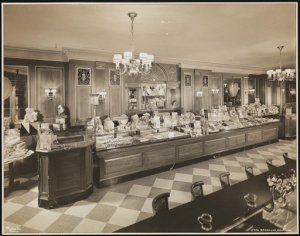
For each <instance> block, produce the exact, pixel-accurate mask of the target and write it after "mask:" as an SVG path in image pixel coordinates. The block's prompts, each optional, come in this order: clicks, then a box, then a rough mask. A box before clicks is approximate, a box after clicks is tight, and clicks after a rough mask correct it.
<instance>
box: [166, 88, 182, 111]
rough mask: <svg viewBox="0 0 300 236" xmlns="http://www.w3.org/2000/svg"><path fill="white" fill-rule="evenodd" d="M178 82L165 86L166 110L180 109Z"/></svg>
mask: <svg viewBox="0 0 300 236" xmlns="http://www.w3.org/2000/svg"><path fill="white" fill-rule="evenodd" d="M179 84H180V83H179V82H168V84H167V94H168V100H167V108H168V109H169V108H170V109H175V108H180V86H179Z"/></svg>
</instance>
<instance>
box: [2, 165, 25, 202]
mask: <svg viewBox="0 0 300 236" xmlns="http://www.w3.org/2000/svg"><path fill="white" fill-rule="evenodd" d="M14 190H27V186H26V185H25V186H24V185H20V181H15V180H14V165H13V162H11V163H9V183H8V187H7V188H6V189H4V197H7V196H8V195H9V194H10V193H11V192H12V191H14Z"/></svg>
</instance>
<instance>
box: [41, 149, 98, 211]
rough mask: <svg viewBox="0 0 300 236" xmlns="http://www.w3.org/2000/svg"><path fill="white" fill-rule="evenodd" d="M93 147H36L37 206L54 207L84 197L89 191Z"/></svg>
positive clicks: (91, 190) (91, 178) (91, 177)
mask: <svg viewBox="0 0 300 236" xmlns="http://www.w3.org/2000/svg"><path fill="white" fill-rule="evenodd" d="M93 147H94V143H87V144H86V145H81V146H80V147H74V148H71V149H67V150H53V151H45V150H36V152H37V156H38V189H39V197H38V199H39V207H42V208H55V207H58V206H61V205H64V204H68V203H70V202H74V201H78V200H82V199H85V198H87V197H88V196H89V195H90V194H91V193H92V192H93V176H92V174H93V155H92V153H93Z"/></svg>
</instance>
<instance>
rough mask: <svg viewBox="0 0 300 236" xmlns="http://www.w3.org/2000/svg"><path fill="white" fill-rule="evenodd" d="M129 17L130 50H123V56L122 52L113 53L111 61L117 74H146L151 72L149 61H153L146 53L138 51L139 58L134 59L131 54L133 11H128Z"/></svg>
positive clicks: (134, 15) (134, 14) (132, 44)
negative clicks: (114, 64)
mask: <svg viewBox="0 0 300 236" xmlns="http://www.w3.org/2000/svg"><path fill="white" fill-rule="evenodd" d="M127 15H128V16H129V17H130V19H131V43H130V44H131V51H127V52H124V58H122V54H115V55H114V59H113V62H114V63H116V73H117V75H123V74H126V75H129V76H134V75H137V74H139V73H140V74H143V75H147V74H149V73H150V72H151V62H153V60H154V57H153V55H149V54H147V53H143V52H142V53H140V57H139V59H135V58H134V56H133V52H134V36H133V32H134V30H133V26H134V24H133V21H134V18H135V17H136V16H137V13H135V12H129V13H128V14H127ZM120 64H122V65H123V68H121V67H120Z"/></svg>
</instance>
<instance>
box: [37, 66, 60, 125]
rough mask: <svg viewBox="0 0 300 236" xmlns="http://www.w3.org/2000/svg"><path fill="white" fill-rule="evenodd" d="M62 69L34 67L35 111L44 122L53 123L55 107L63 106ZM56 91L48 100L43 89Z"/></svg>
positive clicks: (55, 112) (55, 113)
mask: <svg viewBox="0 0 300 236" xmlns="http://www.w3.org/2000/svg"><path fill="white" fill-rule="evenodd" d="M64 87H65V86H64V69H63V68H54V67H36V94H37V99H36V105H35V107H36V109H38V110H39V112H40V114H41V115H42V117H43V120H44V121H46V122H54V119H55V117H56V115H57V106H58V105H60V104H61V105H63V106H64V105H65V99H64V97H65V88H64ZM49 88H52V89H56V93H55V95H54V96H55V97H54V98H53V99H52V100H50V99H49V98H48V97H47V94H46V93H45V89H49Z"/></svg>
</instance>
